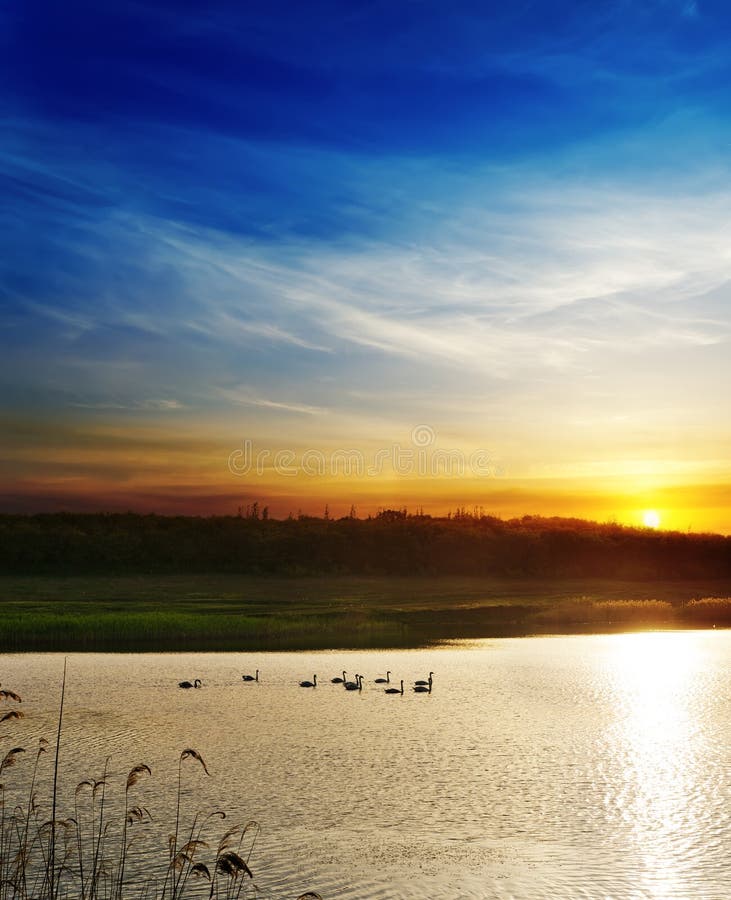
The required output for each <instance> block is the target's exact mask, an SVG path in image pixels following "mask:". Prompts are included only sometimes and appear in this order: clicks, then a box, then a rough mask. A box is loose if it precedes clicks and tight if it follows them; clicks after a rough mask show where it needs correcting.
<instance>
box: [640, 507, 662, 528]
mask: <svg viewBox="0 0 731 900" xmlns="http://www.w3.org/2000/svg"><path fill="white" fill-rule="evenodd" d="M642 521H643V522H644V524H645V528H659V527H660V515H659V513H658V512H657V510H655V509H646V510H645V511H644V513H643V514H642Z"/></svg>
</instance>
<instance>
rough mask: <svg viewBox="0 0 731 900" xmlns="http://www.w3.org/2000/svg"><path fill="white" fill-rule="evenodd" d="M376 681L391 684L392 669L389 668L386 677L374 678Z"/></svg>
mask: <svg viewBox="0 0 731 900" xmlns="http://www.w3.org/2000/svg"><path fill="white" fill-rule="evenodd" d="M374 681H375V682H376V684H391V672H390V670H389V671H388V672H386V677H385V678H376V679H374Z"/></svg>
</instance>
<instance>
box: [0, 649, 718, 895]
mask: <svg viewBox="0 0 731 900" xmlns="http://www.w3.org/2000/svg"><path fill="white" fill-rule="evenodd" d="M730 663H731V633H728V632H668V633H657V634H635V635H611V636H577V637H552V638H545V637H542V638H522V639H510V640H491V641H482V642H475V643H471V644H454V645H450V646H447V647H442V648H438V649H434V650H429V651H425V650H413V651H406V650H398V651H366V652H361V651H343V652H317V653H296V654H294V653H289V654H287V653H269V654H245V655H244V654H231V653H228V654H142V655H105V654H98V655H97V654H87V655H83V654H78V655H71V656H70V657H69V675H68V686H67V696H66V704H67V705H66V717H65V727H64V734H63V744H62V748H61V750H62V753H61V777H62V780H63V784H64V798H65V800H64V802H70V800H68V798H72V797H73V788H74V786H75V785H76V783H77V782H78V781H80V780H81V779H82V778H85V777H88V776H90V775H93V776H97V777H98V776H99V775H100V773H101V771H102V769H103V767H104V763H105V759H106V758H107V757H111V759H110V768H111V772H112V777H111V778H110V791H113V790H114V789H115V786H116V788H117V789H121V786H122V785H123V780H124V776H125V775H126V772H127V771H128V770H129V768H131V766H133V765H135V764H137V763H139V762H145V763H147V764H148V765H150V766H151V768H152V770H153V778H152V779H149V780H148V781H146V782H145V783H144V784H142V783H141V784H140V785H139V786H138V787H137V788H136V789H135V790H136V791H138V792H139V793H138V796H139V798H141V799H142V800H143V801H144V802H145V804H146V805H148V806H149V807H150V809H151V811H152V812H153V815H154V816H155V824H154V825H153V826H151V831H150V836H151V837H154V836H155V829H157V830H158V831H159V832H160V833H163V832H164V833H167V831H168V830H170V829H169V822H170V821H171V816H172V814H173V810H172V800H173V797H174V793H175V784H176V778H177V758H178V754H179V753H180V751H181V750H182V749H184V748H186V747H193V748H195V749H197V750H198V751H199V752H200V753H201V754H202V755H203V757H204V759H205V761H206V763H207V765H208V768H209V770H210V772H211V777H206V776H205V773H203V771H202V769H201V768H200V766H197V765H196V764H194V762H193V761H186V766H185V771H184V776H185V785H186V791H185V796H184V803H183V806H184V815H186V816H189V815H191V814H192V813H193V812H194V811H195V810H196V809H199V808H214V807H219V808H222V809H224V810H226V812H227V813H229V818H228V819H227V821H226V823H225V824H226V825H227V824H229V822H233V821H238V820H241V821H246V820H248V819H251V818H253V819H256V820H258V821H259V822H260V823H261V825H262V828H263V832H262V836H261V837H260V838H259V839H258V841H257V843H256V846H255V848H254V851H253V853H252V857H251V867H252V869H253V870H254V873H255V876H256V882H257V885H258V886H259V887H260V888H261V889H262V892H263V893H264V895H270V896H277V897H280V896H281V897H295V896H297V894H298V893H300V892H302V891H304V890H306V889H316V890H318V891H319V892H320V893H321V894H323V896H324V897H325V898H336V897H337V898H349V897H352V898H356V897H357V898H359V900H370V898H405V900H411V898H426V897H436V896H439V897H449V898H451V900H454V898H491V897H495V898H525V900H537V898H562V900H565V898H568V897H572V898H573V897H577V898H580V897H587V898H656V900H660V898H662V900H673V898H677V900H681V898H683V900H685V898H694V897H698V898H704V900H712V898H718V900H727V898H728V895H729V894H728V881H729V875H730V874H731V867H730V864H729V862H728V851H729V847H730V846H731V780H730V779H729V774H728V773H729V764H730V763H731V751H730V742H729V735H731V704H730V703H729V701H730V700H731V688H730V684H731V682H730V679H729V676H730V675H731V667H730ZM62 665H63V658H62V657H61V656H60V655H57V654H27V655H23V654H21V655H8V656H3V657H0V680H1V681H2V682H3V685H4V686H8V687H12V688H14V689H15V690H17V691H19V692H20V693H21V694H22V695H23V700H24V703H23V708H24V710H25V712H26V718H25V719H23V720H20V721H18V722H6V723H3V728H4V730H3V731H2V732H0V740H1V741H2V745H1V747H2V752H5V751H6V750H7V749H8V748H9V747H10V746H16V745H17V744H19V743H20V744H21V745H22V746H26V747H31V746H32V744H33V742H34V740H35V739H36V738H37V737H39V736H45V737H48V738H49V739H51V738H52V737H53V733H54V727H55V719H56V717H57V713H58V696H59V687H60V673H61V669H62ZM256 668H259V669H260V670H261V681H260V683H258V684H245V683H243V682H242V680H241V674H242V673H244V672H251V673H253V672H254V670H255V669H256ZM342 669H346V670H347V671H348V672H349V673H351V674H352V673H354V672H356V671H357V672H363V673H365V675H366V678H367V680H366V683H365V686H364V690H363V692H362V693H361V694H358V693H347V692H345V691H344V690H343V689H342V687H340V686H337V685H332V684H330V683H329V680H330V678H331V677H333V676H335V675H337V674H339V672H340V671H341V670H342ZM387 669H390V670H391V671H392V676H391V677H392V680H394V679H395V680H396V681H397V682H398V680H400V679H401V678H403V679H404V680H405V681H406V687H407V690H406V693H405V694H404V696H395V697H394V696H386V695H384V693H383V688H382V686H380V685H376V684H374V683H373V679H374V678H375V677H377V676H378V675H382V674H385V672H386V670H387ZM430 670H433V671H434V673H435V676H434V689H433V692H432V694H431V695H418V694H414V693H412V692H411V691H410V690H409V686H410V684H411V682H412V681H413V680H414V679H416V678H420V677H426V675H427V674H428V672H429V671H430ZM314 673H317V675H318V680H319V684H318V687H317V688H316V689H315V690H306V689H301V688H299V687H298V686H297V685H298V681H299V680H300V679H302V678H308V679H311V677H312V675H313V674H314ZM195 677H200V678H201V679H202V680H203V687H202V688H201V689H200V690H187V691H185V690H180V689H179V688H178V687H177V683H178V681H180V680H182V679H191V680H192V679H193V678H195ZM28 756H30V754H28ZM189 763H190V765H188V764H189ZM29 770H30V761H29V760H23V763H22V765H19V766H17V767H16V768H15V769H13V770H12V779H11V778H10V774H11V773H9V772H8V773H5V775H4V777H5V778H6V781H8V782H10V781H11V780H12V782H13V783H14V784H20V783H21V782H22V779H23V778H25V777H27V775H28V773H29ZM117 792H118V791H117ZM219 827H220V826H219V825H218V824H215V825H214V828H213V829H212V832H211V834H216V833H218V832H217V829H218V828H219ZM223 827H225V826H223Z"/></svg>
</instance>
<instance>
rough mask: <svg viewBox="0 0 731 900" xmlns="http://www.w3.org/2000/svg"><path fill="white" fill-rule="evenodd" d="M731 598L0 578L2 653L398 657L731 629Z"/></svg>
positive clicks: (646, 589) (533, 586)
mask: <svg viewBox="0 0 731 900" xmlns="http://www.w3.org/2000/svg"><path fill="white" fill-rule="evenodd" d="M730 595H731V585H729V584H728V583H718V582H708V583H705V584H698V583H697V582H694V583H692V584H690V583H685V582H665V583H657V582H620V581H595V582H587V581H581V582H574V581H568V580H563V581H555V582H539V581H515V580H499V579H485V578H455V577H437V578H386V577H372V578H365V577H350V576H347V577H345V576H343V577H323V578H313V577H311V578H306V577H305V578H278V577H277V578H275V577H266V578H264V577H261V578H259V577H251V576H239V575H216V574H213V575H186V576H158V575H156V576H144V575H137V576H114V577H109V578H104V577H98V576H88V577H68V578H64V577H10V576H7V577H0V610H1V612H2V615H0V650H4V651H9V650H13V651H19V650H42V649H49V650H51V649H53V650H118V651H134V650H184V649H200V650H217V649H220V650H237V649H242V650H255V649H260V650H275V649H317V648H336V647H398V646H420V645H423V644H426V643H430V642H433V641H438V640H445V639H454V638H474V637H492V636H501V635H523V634H534V633H547V632H575V631H606V630H615V629H618V628H619V629H627V628H648V627H661V628H672V627H710V626H713V625H717V626H718V627H723V626H728V625H731V600H729V599H728V598H729V596H730ZM703 598H714V599H713V600H709V599H703ZM701 600H703V602H700V601H701ZM693 601H695V602H693Z"/></svg>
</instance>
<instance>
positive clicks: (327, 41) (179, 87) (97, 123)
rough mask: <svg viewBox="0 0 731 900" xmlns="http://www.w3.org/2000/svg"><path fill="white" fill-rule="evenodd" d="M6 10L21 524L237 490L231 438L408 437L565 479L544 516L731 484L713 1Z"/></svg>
mask: <svg viewBox="0 0 731 900" xmlns="http://www.w3.org/2000/svg"><path fill="white" fill-rule="evenodd" d="M0 25H1V26H2V28H1V29H0V31H1V33H2V37H1V38H0V40H1V41H2V46H0V68H1V69H2V84H3V85H4V87H3V90H2V94H1V95H0V115H1V116H2V122H3V141H2V144H1V145H0V184H2V195H3V198H4V203H3V204H2V207H1V208H0V225H1V226H2V230H3V235H4V241H3V251H4V252H3V254H2V258H1V259H0V304H1V310H2V313H1V315H2V334H3V335H4V343H5V348H4V352H3V354H2V358H1V359H0V379H1V381H2V396H3V406H4V407H5V410H4V415H5V418H6V434H7V436H8V439H9V442H8V446H9V449H8V450H7V451H6V453H5V462H4V468H5V469H6V473H7V474H6V477H5V479H4V482H5V484H6V490H5V494H4V495H3V496H5V497H6V500H7V505H8V507H13V506H14V505H18V504H20V505H21V506H22V496H23V495H24V492H25V493H27V494H28V495H29V496H30V495H33V496H35V497H36V498H38V497H42V495H43V493H44V492H46V493H47V495H48V496H49V497H51V496H52V497H53V498H54V500H53V501H50V500H49V503H51V504H52V503H56V502H58V501H57V500H56V499H55V498H57V497H73V496H75V495H76V494H79V495H87V494H89V493H91V494H93V495H94V496H95V497H97V498H101V499H97V500H95V501H94V502H95V503H96V504H97V505H99V504H102V505H103V503H104V497H105V496H107V495H109V496H110V497H111V496H112V494H114V496H115V498H117V500H118V499H119V497H120V496H124V494H125V491H128V492H129V496H130V497H135V498H138V497H139V496H142V494H144V491H145V490H148V491H150V490H152V488H151V485H152V484H153V483H154V484H156V485H157V486H158V488H159V491H161V492H162V493H164V489H165V485H164V484H163V483H165V484H169V485H170V487H169V490H170V491H174V490H175V491H177V490H178V489H179V488H180V486H181V484H184V486H185V490H186V491H188V492H191V493H195V492H196V491H199V493H200V495H201V496H206V497H207V496H213V495H214V494H215V495H217V496H218V494H220V495H221V496H225V495H226V494H227V492H229V493H233V492H236V491H239V492H240V491H241V485H240V484H238V483H237V484H228V483H227V482H226V478H227V472H226V470H225V466H223V467H221V470H220V471H218V474H216V472H217V469H216V466H219V465H220V460H221V459H225V451H226V448H227V447H230V446H231V445H232V442H235V441H237V440H239V439H241V438H244V437H253V438H254V439H256V440H258V441H260V442H263V443H266V442H269V443H270V444H271V445H272V446H275V445H277V446H278V445H281V444H282V443H283V442H290V443H292V444H294V443H296V444H298V445H304V444H307V445H309V446H312V445H314V446H334V445H338V444H342V443H343V442H346V441H347V442H348V445H349V446H350V445H356V444H357V445H359V446H360V445H365V444H367V443H368V442H371V441H376V442H378V441H381V442H384V441H392V440H397V439H399V437H400V436H403V435H405V434H408V433H410V429H411V428H412V427H413V426H414V425H415V424H416V423H418V422H429V423H430V424H431V425H432V426H433V427H434V429H435V430H436V431H437V432H438V433H439V434H440V435H442V436H443V440H444V442H445V443H448V444H450V445H453V446H475V445H480V446H485V445H489V446H490V447H491V448H495V450H494V452H495V453H496V454H497V455H499V456H500V457H501V458H502V459H503V460H505V462H506V466H505V470H506V472H508V473H510V474H509V479H508V480H507V481H505V482H504V483H502V484H501V485H500V487H499V490H500V491H502V492H503V494H504V493H505V492H508V493H509V492H510V491H511V490H513V491H515V492H517V493H516V496H518V494H520V498H522V499H517V500H515V501H514V502H513V501H511V503H512V505H511V503H507V501H506V502H505V505H503V506H501V507H500V511H503V512H505V513H508V512H517V511H520V510H519V507H520V506H521V504H523V507H525V506H526V504H527V506H530V497H531V490H533V491H534V493H535V496H536V497H538V496H539V493H540V496H541V497H543V495H544V494H545V492H546V491H548V492H549V493H550V483H551V481H552V480H553V482H554V483H555V484H556V485H557V490H558V486H562V487H561V490H562V491H563V494H562V495H561V498H559V497H558V494H557V495H556V496H557V500H556V509H557V511H561V510H566V509H567V508H568V507H567V506H566V500H565V495H566V494H567V493H568V494H571V493H572V490H570V489H569V488H568V487H566V485H568V484H569V483H570V482H571V480H572V479H574V480H575V481H576V485H577V487H576V489H575V490H573V493H574V494H576V493H577V492H578V493H581V491H585V484H586V483H585V482H581V483H582V484H584V487H583V488H581V489H580V488H579V487H578V485H579V483H580V480H581V479H591V480H592V483H593V484H594V483H595V482H596V480H597V479H599V480H601V481H602V482H606V485H608V487H607V489H606V490H607V492H609V493H611V490H615V489H617V490H619V488H617V484H618V483H619V482H621V484H622V486H621V491H624V493H626V492H627V491H628V490H629V487H628V485H629V484H630V482H631V485H632V490H634V491H636V492H639V493H640V494H643V497H644V496H645V494H647V492H648V491H650V490H651V488H652V489H659V488H658V485H660V487H667V485H671V484H672V485H675V486H677V485H678V484H679V483H681V482H682V483H683V484H685V483H686V482H688V483H689V482H691V481H692V482H694V483H695V482H703V483H704V484H706V485H707V486H711V487H709V488H708V490H707V492H706V493H709V492H710V494H709V496H710V495H712V494H714V490H715V487H714V486H718V484H719V483H725V482H724V479H725V477H726V476H725V471H726V468H727V466H726V460H727V458H728V450H729V443H730V437H731V435H730V434H729V427H728V421H727V415H726V412H725V406H726V401H725V391H724V388H725V387H726V386H727V385H728V376H729V365H730V364H729V362H728V359H729V353H728V349H729V348H728V340H729V316H728V299H729V291H728V284H729V279H731V254H730V253H729V251H728V249H727V248H728V246H729V240H728V238H729V217H728V209H729V208H731V207H730V206H729V200H730V199H731V198H730V197H729V194H730V193H731V192H730V190H729V188H730V182H729V163H728V160H729V151H730V150H731V129H730V128H729V104H730V103H731V100H730V99H729V98H731V91H730V90H729V89H730V88H731V71H730V67H731V62H730V61H729V57H728V40H729V33H730V28H729V26H730V25H731V12H729V11H727V8H726V6H725V4H722V3H711V2H705V0H696V2H686V0H662V2H661V0H655V2H612V3H602V2H587V3H583V2H573V3H560V2H523V3H515V4H513V5H511V6H509V7H506V6H504V5H503V4H491V3H484V2H483V3H459V2H458V3H455V4H450V5H447V4H444V3H430V2H401V3H385V2H384V3H380V2H372V3H308V4H291V3H266V4H264V3H247V4H241V3H215V2H214V3H212V4H208V5H206V7H205V9H204V8H202V7H201V5H200V4H192V3H191V4H187V3H172V2H170V3H158V2H149V3H136V2H127V3H113V2H110V3H104V4H99V3H88V4H87V3H74V2H72V3H69V4H65V5H59V4H56V3H47V2H34V0H26V2H22V3H21V2H11V3H7V4H5V5H4V6H3V7H2V9H1V10H0ZM121 434H124V435H125V440H124V441H121V439H120V435H121ZM201 442H202V443H201ZM109 444H113V445H114V446H115V447H116V452H113V453H112V452H110V451H109ZM92 447H93V448H95V452H94V453H91V450H90V448H92ZM185 447H187V448H188V449H187V450H183V449H181V448H185ZM173 448H176V449H175V450H173ZM177 453H182V454H183V455H184V459H183V460H180V461H178V463H176V464H175V465H171V464H167V463H166V462H165V460H166V459H167V457H170V458H173V457H175V456H176V454H177ZM44 454H45V456H44ZM85 454H87V455H85ZM89 454H90V455H89ZM156 454H157V455H156ZM166 454H167V457H166ZM49 458H51V459H52V460H53V465H51V466H49V465H46V464H45V463H44V459H45V460H47V459H49ZM166 473H167V474H166ZM171 473H172V474H171ZM658 479H659V480H658ZM663 479H665V480H664V481H663ZM618 480H619V482H618ZM10 484H13V485H14V486H13V487H12V488H11V487H10V486H9V485H10ZM538 484H540V491H539V490H538V488H536V487H535V485H538ZM611 486H613V487H611ZM249 487H250V489H251V491H252V496H253V495H254V494H256V492H257V490H259V488H262V490H264V491H265V492H266V491H269V492H270V493H274V494H276V493H277V491H278V490H280V488H279V487H278V486H277V483H276V480H272V481H271V482H270V483H268V484H267V486H266V488H263V486H261V485H250V486H249ZM310 489H311V490H313V492H314V493H315V494H317V502H318V503H319V502H320V500H321V496H322V493H323V491H324V490H325V489H326V486H322V485H319V486H317V489H314V488H312V486H309V488H307V486H304V487H303V488H302V491H303V492H304V493H306V491H307V490H310ZM281 490H282V491H284V488H281ZM332 490H333V491H335V493H337V492H338V491H340V492H341V493H343V489H342V486H335V487H333V488H332ZM423 490H424V492H425V493H426V494H427V495H429V493H430V491H431V488H428V487H424V488H423ZM450 490H451V487H450ZM497 490H498V488H496V487H495V485H493V484H490V485H488V486H482V487H481V492H482V494H481V496H480V498H479V500H480V502H488V503H489V501H490V495H491V492H494V491H497ZM287 491H290V488H289V487H287ZM394 491H395V494H393V496H392V492H394ZM398 492H399V488H398V487H396V488H394V486H393V485H389V486H384V487H383V488H382V490H381V494H380V495H379V494H378V491H376V490H375V489H374V488H371V489H370V494H369V496H371V495H372V502H373V503H386V504H387V503H388V502H390V501H391V500H398V499H401V497H400V495H399V493H398ZM521 492H522V493H521ZM643 492H644V493H643ZM290 493H291V491H290ZM716 493H717V492H716ZM285 494H286V491H285ZM377 495H378V496H377ZM483 495H484V496H483ZM501 496H502V495H501ZM19 498H20V499H19ZM335 499H338V498H335ZM448 499H449V500H452V499H453V500H454V501H455V502H456V501H457V500H460V499H461V500H464V499H465V495H464V494H461V495H460V494H459V493H457V494H449V493H448V492H447V494H444V493H442V494H440V501H439V502H444V503H446V502H447V500H448ZM117 500H115V502H117ZM34 502H35V503H36V505H38V503H39V502H41V503H42V501H38V499H36V501H34ZM156 502H157V501H156ZM226 502H228V501H226ZM286 502H291V497H290V496H289V494H286ZM343 502H344V503H345V500H343ZM501 502H502V501H501ZM546 502H548V501H546ZM602 502H603V501H602ZM607 502H609V501H607ZM642 502H645V500H644V499H643V501H642ZM647 502H650V501H647ZM712 502H713V503H715V501H712V500H709V501H708V503H712ZM282 503H285V500H284V499H283V500H282ZM541 503H543V500H541ZM624 503H625V500H622V501H617V505H616V510H615V508H614V507H612V506H611V503H610V504H609V506H607V505H606V503H605V504H604V505H601V508H599V506H597V509H596V514H597V515H599V514H605V513H607V511H609V512H612V511H613V510H615V511H619V514H620V515H621V514H622V513H621V510H622V509H624V506H623V505H622V504H624ZM699 503H700V501H699ZM153 505H154V504H153ZM224 505H225V504H224ZM701 505H702V504H701ZM544 506H545V504H544ZM542 508H543V507H542ZM523 511H525V512H530V511H532V510H531V509H530V508H524V509H523ZM581 511H582V513H586V514H591V513H592V509H591V508H590V505H589V507H586V506H584V507H582V510H581ZM694 515H695V513H694ZM698 515H701V516H702V515H704V513H698ZM709 515H710V514H709ZM711 518H712V517H711ZM708 521H711V519H710V518H709V519H708ZM713 522H714V527H715V526H716V525H718V522H717V521H716V519H713Z"/></svg>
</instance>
